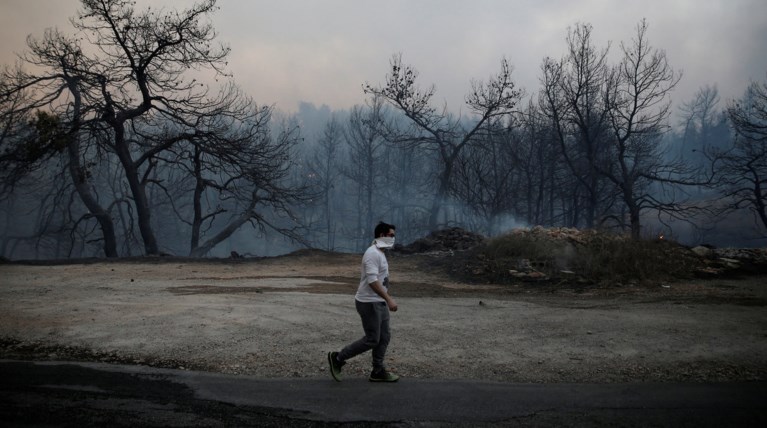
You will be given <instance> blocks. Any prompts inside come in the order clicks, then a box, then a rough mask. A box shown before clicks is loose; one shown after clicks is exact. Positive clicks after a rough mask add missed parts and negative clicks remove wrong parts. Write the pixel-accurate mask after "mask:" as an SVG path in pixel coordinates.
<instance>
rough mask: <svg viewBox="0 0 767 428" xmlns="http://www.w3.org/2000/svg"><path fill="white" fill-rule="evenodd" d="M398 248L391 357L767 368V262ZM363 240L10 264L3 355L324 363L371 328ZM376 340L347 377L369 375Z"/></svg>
mask: <svg viewBox="0 0 767 428" xmlns="http://www.w3.org/2000/svg"><path fill="white" fill-rule="evenodd" d="M435 257H440V256H439V255H417V256H416V255H413V256H403V255H394V256H392V257H390V270H391V273H392V277H391V279H392V281H391V284H392V286H391V293H392V295H393V296H395V298H396V299H397V303H398V305H399V311H397V312H396V313H393V314H392V331H393V338H392V342H391V344H390V347H389V352H388V356H387V357H388V365H389V368H390V369H391V370H392V371H394V372H396V373H398V374H399V375H401V376H403V377H409V378H432V379H479V380H493V381H507V382H532V383H539V382H629V381H653V382H655V381H660V382H666V381H691V382H705V381H735V380H765V379H767V310H765V306H766V305H767V281H765V279H766V278H765V277H764V276H749V277H743V278H730V279H715V278H714V279H707V280H694V281H685V282H676V283H669V284H656V285H652V286H639V285H636V286H633V287H629V286H623V287H578V288H573V287H564V286H557V285H555V284H550V283H520V284H516V285H494V284H484V285H476V284H466V283H459V282H456V281H454V280H451V279H450V278H448V277H446V276H445V275H444V274H442V273H440V271H439V270H437V269H430V268H429V266H430V265H431V264H432V263H431V261H433V260H434V258H435ZM358 276H359V255H354V254H329V253H321V252H303V253H297V254H293V255H289V256H284V257H276V258H267V259H246V260H231V261H220V260H207V261H195V260H188V259H169V258H143V259H135V260H120V261H112V262H105V261H88V262H81V263H67V264H46V265H42V264H35V265H32V264H2V265H0V339H1V340H0V358H4V359H35V360H96V361H106V362H119V363H132V364H141V365H152V366H160V367H174V368H184V369H195V370H206V371H213V372H222V373H234V374H238V373H243V374H250V375H256V376H263V377H327V376H329V374H328V371H327V367H326V360H325V355H326V353H327V352H328V351H331V350H338V349H340V348H341V347H342V346H343V345H345V344H346V343H348V342H351V341H353V340H356V339H357V338H359V337H360V336H361V335H362V329H361V326H360V323H359V318H358V316H357V314H356V312H355V309H354V292H355V290H356V287H357V281H358ZM369 358H370V357H369V355H363V356H360V357H358V358H356V359H354V360H351V361H350V362H349V364H347V366H346V367H345V368H344V372H345V375H346V376H347V377H364V376H367V373H368V370H369V364H370V360H369Z"/></svg>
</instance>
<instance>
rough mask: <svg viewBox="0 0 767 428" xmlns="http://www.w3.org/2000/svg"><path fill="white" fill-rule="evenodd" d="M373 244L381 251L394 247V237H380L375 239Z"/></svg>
mask: <svg viewBox="0 0 767 428" xmlns="http://www.w3.org/2000/svg"><path fill="white" fill-rule="evenodd" d="M374 242H375V245H376V247H378V248H380V249H382V250H383V249H385V248H392V247H393V246H394V237H393V236H382V237H380V238H376V240H375V241H374Z"/></svg>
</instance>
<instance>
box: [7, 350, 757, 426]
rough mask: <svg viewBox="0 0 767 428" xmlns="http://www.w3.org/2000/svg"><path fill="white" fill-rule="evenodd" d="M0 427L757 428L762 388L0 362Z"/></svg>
mask: <svg viewBox="0 0 767 428" xmlns="http://www.w3.org/2000/svg"><path fill="white" fill-rule="evenodd" d="M0 385H1V386H0V425H2V426H4V427H13V426H77V427H87V426H267V427H269V426H275V427H276V426H280V427H282V426H302V427H303V426H352V425H353V426H478V425H480V426H536V427H538V426H544V427H545V426H629V427H631V426H643V427H644V426H669V427H671V426H673V427H678V426H695V427H736V426H737V427H750V426H754V427H756V426H759V427H762V426H767V383H766V382H741V383H718V384H666V383H664V384H649V383H636V384H507V383H492V382H472V381H446V380H445V381H443V380H418V379H402V380H401V381H400V382H397V383H394V384H377V383H370V382H368V381H367V380H366V379H362V378H354V379H346V380H344V381H343V382H341V383H337V382H334V381H333V380H331V379H330V378H327V379H326V378H318V379H261V378H255V377H249V376H233V375H221V374H215V373H202V372H192V371H183V370H167V369H154V368H148V367H141V366H119V365H108V364H98V363H68V362H44V363H43V362H22V361H7V360H5V361H0Z"/></svg>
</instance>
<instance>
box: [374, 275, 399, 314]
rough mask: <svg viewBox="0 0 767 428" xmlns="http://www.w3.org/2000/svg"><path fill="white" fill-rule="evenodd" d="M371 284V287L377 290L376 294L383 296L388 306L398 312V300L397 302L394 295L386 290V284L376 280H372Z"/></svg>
mask: <svg viewBox="0 0 767 428" xmlns="http://www.w3.org/2000/svg"><path fill="white" fill-rule="evenodd" d="M369 285H370V288H372V289H373V291H375V292H376V294H378V295H379V296H381V298H382V299H384V300H385V301H386V306H388V307H389V310H390V311H392V312H397V302H395V301H394V299H392V297H391V296H390V295H389V293H388V292H387V291H386V289H385V288H384V286H383V285H382V284H381V281H379V280H375V281H373V282H371V283H370V284H369Z"/></svg>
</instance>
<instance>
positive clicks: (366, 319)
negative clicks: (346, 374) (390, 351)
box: [338, 300, 391, 370]
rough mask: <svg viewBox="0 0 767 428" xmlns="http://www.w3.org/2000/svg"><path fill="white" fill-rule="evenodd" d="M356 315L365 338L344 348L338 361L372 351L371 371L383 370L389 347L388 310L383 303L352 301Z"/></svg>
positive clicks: (339, 354)
mask: <svg viewBox="0 0 767 428" xmlns="http://www.w3.org/2000/svg"><path fill="white" fill-rule="evenodd" d="M354 303H355V306H356V307H357V313H358V314H360V318H361V319H362V328H363V329H364V330H365V336H364V337H363V338H361V339H359V340H357V341H356V342H354V343H351V344H349V345H348V346H346V347H344V349H342V350H341V352H339V353H338V359H339V360H340V361H346V360H348V359H349V358H353V357H356V356H357V355H359V354H361V353H363V352H366V351H368V350H371V349H372V350H373V370H379V369H382V368H384V364H383V361H384V356H385V355H386V347H387V346H388V345H389V339H390V338H391V333H390V332H389V308H388V306H386V303H384V302H373V303H363V302H359V301H356V300H355V301H354Z"/></svg>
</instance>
